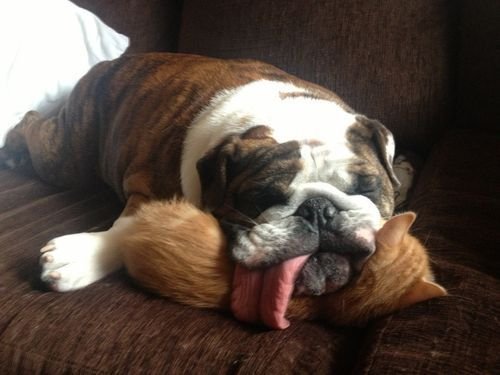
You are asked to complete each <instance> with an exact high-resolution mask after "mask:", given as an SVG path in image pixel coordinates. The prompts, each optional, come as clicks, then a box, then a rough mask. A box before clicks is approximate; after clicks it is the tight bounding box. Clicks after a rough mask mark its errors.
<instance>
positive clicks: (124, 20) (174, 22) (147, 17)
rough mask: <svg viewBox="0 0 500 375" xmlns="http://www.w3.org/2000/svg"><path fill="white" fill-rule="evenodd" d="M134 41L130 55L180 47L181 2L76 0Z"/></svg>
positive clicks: (159, 0) (76, 2)
mask: <svg viewBox="0 0 500 375" xmlns="http://www.w3.org/2000/svg"><path fill="white" fill-rule="evenodd" d="M72 1H73V2H74V3H75V4H77V5H79V6H81V7H83V8H85V9H88V10H90V11H91V12H94V13H96V14H97V15H98V16H99V17H100V18H101V19H102V20H103V21H104V22H106V24H108V25H109V26H111V27H112V28H113V29H115V30H116V31H118V32H120V33H122V34H124V35H126V36H128V37H129V38H130V47H129V48H128V50H127V52H128V53H137V52H151V51H172V50H174V49H175V48H176V46H177V37H178V28H179V19H180V10H181V0H141V1H135V0H130V1H123V0H72Z"/></svg>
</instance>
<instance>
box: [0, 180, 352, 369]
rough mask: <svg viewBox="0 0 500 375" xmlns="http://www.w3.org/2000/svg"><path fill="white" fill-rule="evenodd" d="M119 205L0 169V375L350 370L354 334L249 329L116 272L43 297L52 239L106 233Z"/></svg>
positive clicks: (315, 328) (302, 327) (312, 327)
mask: <svg viewBox="0 0 500 375" xmlns="http://www.w3.org/2000/svg"><path fill="white" fill-rule="evenodd" d="M120 208H121V207H120V204H119V203H118V201H117V200H116V198H115V197H114V195H113V194H112V193H111V192H110V191H107V190H102V191H98V192H94V193H84V192H73V191H60V190H57V189H56V188H53V187H50V186H48V185H45V184H44V183H42V182H40V181H38V180H37V179H35V178H32V177H27V176H23V175H21V174H19V173H15V172H11V171H7V170H0V259H1V261H0V275H1V278H0V291H1V293H0V306H1V307H2V308H1V310H0V372H1V373H2V374H23V373H25V374H40V373H45V374H63V373H65V374H66V373H74V372H78V373H82V374H94V373H108V374H109V373H116V374H124V373H130V374H136V373H146V374H165V373H182V374H188V373H189V374H195V373H204V374H211V373H212V374H226V373H241V374H269V373H276V374H288V373H292V372H294V371H297V372H298V373H315V374H329V373H331V372H332V371H339V372H340V371H344V370H345V369H346V368H350V367H351V366H352V362H353V361H354V355H355V353H356V348H357V347H358V346H359V339H360V331H359V330H357V329H354V328H350V329H347V328H327V327H325V326H323V325H322V324H320V323H309V322H295V323H294V324H293V325H292V327H290V328H289V329H287V330H284V331H270V330H267V329H264V328H258V327H251V326H248V325H245V324H243V323H238V322H237V321H236V320H235V319H234V318H232V317H231V316H230V314H228V313H223V312H214V311H208V310H199V309H194V308H189V307H185V306H181V305H179V304H175V303H172V302H169V301H168V300H166V299H163V298H159V297H156V296H153V295H150V294H148V293H146V292H144V291H143V290H140V289H138V288H136V287H134V285H132V283H131V282H130V281H129V280H128V278H127V277H126V275H125V274H124V273H123V272H119V273H117V274H115V275H112V276H110V277H108V278H107V279H105V280H103V281H101V282H98V283H97V284H94V285H92V286H90V287H88V288H85V289H83V290H80V291H76V292H72V293H67V294H60V293H54V292H48V291H46V290H45V289H44V288H43V286H42V285H41V283H40V282H39V281H38V277H39V276H38V275H39V267H38V257H39V250H38V249H39V248H40V247H41V246H42V245H43V244H44V243H45V242H46V241H47V240H49V239H50V238H53V237H55V236H59V235H63V234H67V233H73V232H81V231H98V230H102V229H105V228H106V227H109V226H110V225H111V223H112V221H113V219H115V217H116V215H118V214H119V212H120Z"/></svg>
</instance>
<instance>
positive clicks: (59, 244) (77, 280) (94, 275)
mask: <svg viewBox="0 0 500 375" xmlns="http://www.w3.org/2000/svg"><path fill="white" fill-rule="evenodd" d="M40 252H41V253H42V255H41V256H40V264H41V266H42V273H41V279H42V281H44V282H45V283H47V285H48V286H49V287H50V288H51V289H53V290H55V291H58V292H68V291H71V290H76V289H80V288H83V287H85V286H87V285H89V284H91V283H93V282H95V281H97V280H99V279H101V278H103V277H104V276H106V275H108V274H109V273H111V272H113V271H115V270H116V269H118V268H119V267H120V265H121V264H120V259H119V258H120V257H119V254H117V251H116V249H115V248H114V246H113V243H111V241H110V238H109V236H107V235H106V232H98V233H78V234H71V235H66V236H62V237H57V238H54V239H53V240H51V241H49V242H48V243H47V244H46V245H45V246H44V247H43V248H42V249H41V250H40Z"/></svg>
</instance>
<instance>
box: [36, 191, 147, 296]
mask: <svg viewBox="0 0 500 375" xmlns="http://www.w3.org/2000/svg"><path fill="white" fill-rule="evenodd" d="M145 200H146V198H145V197H144V196H142V195H133V196H131V197H130V198H129V199H128V201H127V206H126V208H125V210H124V211H123V213H122V215H121V216H120V217H119V218H118V219H117V220H116V221H115V222H114V224H113V226H112V227H111V228H110V229H108V230H107V231H103V232H94V233H77V234H70V235H65V236H61V237H57V238H54V239H52V240H51V241H49V242H48V243H47V244H46V245H45V246H44V247H43V248H42V249H41V250H40V251H41V253H42V254H41V257H40V263H41V265H42V273H41V279H42V280H43V281H44V282H45V283H46V284H47V285H48V286H49V287H50V288H51V289H53V290H55V291H59V292H68V291H71V290H76V289H80V288H83V287H85V286H87V285H89V284H92V283H93V282H95V281H97V280H100V279H102V278H103V277H105V276H107V275H109V274H110V273H112V272H114V271H117V270H118V269H120V268H121V267H122V256H121V251H120V249H119V247H118V245H117V243H118V239H119V238H120V237H121V236H122V235H123V234H124V233H125V232H126V231H127V230H129V228H130V225H131V224H132V222H133V220H134V217H133V213H134V212H135V210H136V209H137V207H138V206H139V205H140V204H141V203H142V202H144V201H145Z"/></svg>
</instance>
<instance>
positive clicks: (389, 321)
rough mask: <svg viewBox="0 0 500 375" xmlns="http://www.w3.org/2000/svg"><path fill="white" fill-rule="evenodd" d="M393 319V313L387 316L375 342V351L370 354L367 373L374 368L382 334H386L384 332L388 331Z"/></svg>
mask: <svg viewBox="0 0 500 375" xmlns="http://www.w3.org/2000/svg"><path fill="white" fill-rule="evenodd" d="M391 321H392V315H390V316H389V317H388V318H387V320H386V324H385V326H384V327H383V328H382V330H381V331H380V332H379V334H378V338H377V341H376V342H375V348H374V351H373V352H372V353H371V354H370V356H371V358H370V362H369V363H368V364H367V367H366V372H365V373H367V374H368V373H370V372H371V369H372V367H373V365H374V362H375V357H376V355H377V353H378V351H379V347H380V342H381V341H382V336H383V335H384V332H385V331H386V329H387V327H389V324H390V323H391Z"/></svg>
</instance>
